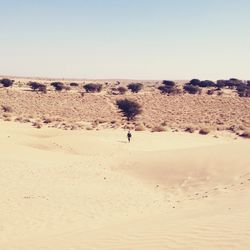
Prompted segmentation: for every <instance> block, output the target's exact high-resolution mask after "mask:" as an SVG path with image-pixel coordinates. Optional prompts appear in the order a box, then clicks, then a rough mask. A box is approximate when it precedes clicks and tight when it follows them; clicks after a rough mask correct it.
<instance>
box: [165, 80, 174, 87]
mask: <svg viewBox="0 0 250 250" xmlns="http://www.w3.org/2000/svg"><path fill="white" fill-rule="evenodd" d="M162 84H163V85H165V86H169V87H174V86H175V82H174V81H169V80H164V81H162Z"/></svg>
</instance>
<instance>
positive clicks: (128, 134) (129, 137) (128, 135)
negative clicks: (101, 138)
mask: <svg viewBox="0 0 250 250" xmlns="http://www.w3.org/2000/svg"><path fill="white" fill-rule="evenodd" d="M127 137H128V142H130V140H131V137H132V134H131V132H130V131H128V133H127Z"/></svg>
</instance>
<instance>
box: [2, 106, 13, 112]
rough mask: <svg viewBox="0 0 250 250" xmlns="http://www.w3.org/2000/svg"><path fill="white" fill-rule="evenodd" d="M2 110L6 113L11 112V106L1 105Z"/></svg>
mask: <svg viewBox="0 0 250 250" xmlns="http://www.w3.org/2000/svg"><path fill="white" fill-rule="evenodd" d="M2 110H3V112H6V113H11V112H13V109H12V107H10V106H7V105H2Z"/></svg>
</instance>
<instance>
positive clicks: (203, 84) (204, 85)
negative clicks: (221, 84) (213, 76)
mask: <svg viewBox="0 0 250 250" xmlns="http://www.w3.org/2000/svg"><path fill="white" fill-rule="evenodd" d="M198 86H199V87H201V88H207V87H215V86H216V84H215V83H214V82H213V81H210V80H205V81H201V82H200V84H199V85H198Z"/></svg>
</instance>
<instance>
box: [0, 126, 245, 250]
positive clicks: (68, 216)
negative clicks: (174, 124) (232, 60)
mask: <svg viewBox="0 0 250 250" xmlns="http://www.w3.org/2000/svg"><path fill="white" fill-rule="evenodd" d="M0 131H1V132H0V151H1V158H0V185H1V197H0V209H1V213H0V232H1V233H0V248H1V249H3V250H31V249H32V250H34V249H36V250H47V249H48V250H57V249H58V250H59V249H60V250H71V249H72V250H73V249H74V250H80V249H81V250H82V249H107V250H109V249H116V250H119V249H135V250H140V249H143V250H145V249H150V250H161V249H249V248H250V220H249V218H250V212H249V206H250V200H249V195H250V157H249V146H250V141H249V140H244V139H240V138H239V139H237V140H233V139H232V138H223V137H221V138H214V137H212V136H206V137H204V136H201V135H197V134H186V133H170V132H169V133H150V132H134V133H133V138H132V139H133V140H132V142H131V143H130V144H129V143H127V142H126V131H124V130H121V129H117V130H111V129H107V130H101V131H64V130H57V129H52V128H42V129H41V130H36V129H31V128H30V126H29V125H27V124H17V123H11V122H1V123H0Z"/></svg>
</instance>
